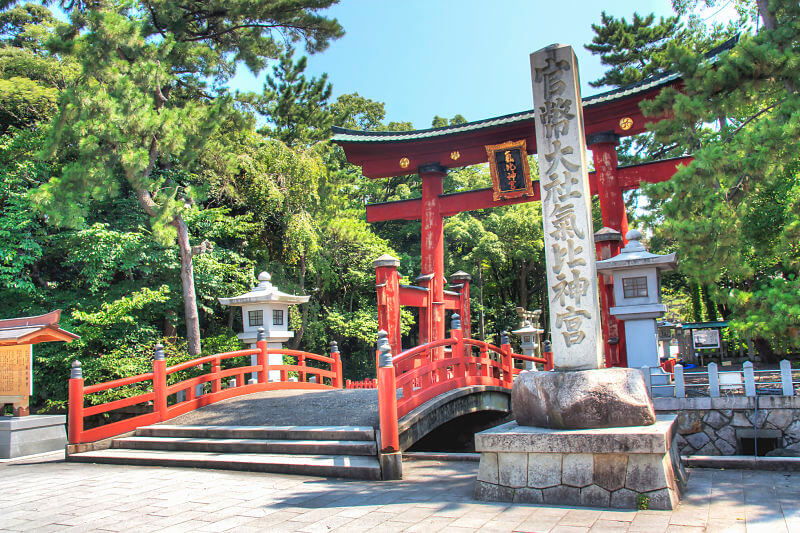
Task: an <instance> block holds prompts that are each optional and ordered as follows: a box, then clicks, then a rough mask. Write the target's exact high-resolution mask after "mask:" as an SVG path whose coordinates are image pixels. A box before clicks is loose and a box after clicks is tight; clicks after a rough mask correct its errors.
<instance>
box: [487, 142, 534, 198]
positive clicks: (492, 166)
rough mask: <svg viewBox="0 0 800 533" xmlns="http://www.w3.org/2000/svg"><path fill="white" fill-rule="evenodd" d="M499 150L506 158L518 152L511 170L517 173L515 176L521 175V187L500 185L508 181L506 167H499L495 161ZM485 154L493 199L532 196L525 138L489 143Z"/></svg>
mask: <svg viewBox="0 0 800 533" xmlns="http://www.w3.org/2000/svg"><path fill="white" fill-rule="evenodd" d="M501 152H502V153H503V154H505V157H506V158H508V157H512V158H513V155H515V154H518V157H517V158H513V159H514V161H513V163H512V164H513V166H514V169H513V170H515V171H517V172H518V173H519V174H517V176H518V177H521V178H522V180H523V182H522V187H515V188H513V189H508V188H503V187H502V185H503V183H502V182H504V181H505V182H506V183H508V178H507V176H508V171H507V170H506V168H501V167H500V166H499V165H498V163H497V155H498V153H501ZM486 155H487V156H489V173H490V174H491V176H492V191H493V198H494V200H495V201H497V200H505V199H507V198H519V197H523V196H527V197H531V198H533V195H534V193H533V182H532V181H531V169H530V165H529V164H528V150H527V148H526V145H525V139H522V140H519V141H508V142H504V143H501V144H490V145H488V146H486ZM506 160H507V159H506ZM520 174H521V175H520Z"/></svg>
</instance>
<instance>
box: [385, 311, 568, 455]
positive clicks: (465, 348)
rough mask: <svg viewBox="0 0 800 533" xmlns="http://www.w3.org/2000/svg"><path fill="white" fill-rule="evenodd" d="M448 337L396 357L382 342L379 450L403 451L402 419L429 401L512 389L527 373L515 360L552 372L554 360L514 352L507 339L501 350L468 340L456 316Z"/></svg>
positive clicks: (387, 345)
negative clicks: (473, 390) (481, 389)
mask: <svg viewBox="0 0 800 533" xmlns="http://www.w3.org/2000/svg"><path fill="white" fill-rule="evenodd" d="M450 331H451V333H450V335H451V336H450V337H449V338H447V339H441V340H437V341H433V342H429V343H426V344H422V345H420V346H417V347H415V348H411V349H408V350H405V351H403V352H401V353H399V354H397V355H396V356H392V355H391V348H390V346H389V343H388V341H385V337H384V338H382V339H379V341H378V342H379V352H380V354H379V358H378V359H379V368H378V403H379V413H380V425H381V447H382V450H383V451H385V452H390V451H399V435H398V429H397V428H398V420H399V419H400V418H402V417H403V416H405V415H406V414H408V413H409V412H411V411H412V410H413V409H415V408H417V407H419V406H420V405H422V404H424V403H425V402H427V401H429V400H431V399H433V398H435V397H436V396H439V395H440V394H443V393H445V392H447V391H450V390H453V389H457V388H460V387H467V386H472V385H489V386H496V387H503V388H507V389H510V388H511V387H512V386H513V383H514V376H515V375H517V374H519V373H520V372H521V371H522V370H523V369H521V368H517V367H516V365H515V364H514V363H515V361H523V362H529V363H534V364H535V363H540V364H543V365H544V369H545V370H551V369H552V367H553V362H552V355H551V354H547V355H548V357H533V356H527V355H523V354H518V353H514V352H512V350H511V345H510V343H509V339H508V335H507V334H505V333H504V334H503V336H502V342H501V346H495V345H493V344H490V343H488V342H483V341H479V340H475V339H465V338H464V337H463V333H462V331H461V321H460V319H459V316H458V315H457V314H454V315H453V317H452V321H451V328H450Z"/></svg>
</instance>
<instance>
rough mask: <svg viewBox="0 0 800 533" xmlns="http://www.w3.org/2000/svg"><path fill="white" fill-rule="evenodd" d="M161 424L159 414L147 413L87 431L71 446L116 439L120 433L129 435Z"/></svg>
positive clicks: (71, 442)
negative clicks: (134, 431) (137, 429)
mask: <svg viewBox="0 0 800 533" xmlns="http://www.w3.org/2000/svg"><path fill="white" fill-rule="evenodd" d="M157 422H160V420H159V418H158V413H146V414H143V415H139V416H135V417H133V418H128V419H125V420H120V421H119V422H112V423H110V424H106V425H104V426H100V427H96V428H92V429H86V430H84V431H83V432H82V433H81V438H80V440H78V441H75V442H73V441H70V444H77V443H86V442H95V441H98V440H103V439H109V438H111V437H115V436H117V435H119V434H120V433H127V432H129V431H133V430H134V429H136V428H139V427H142V426H149V425H150V424H155V423H157Z"/></svg>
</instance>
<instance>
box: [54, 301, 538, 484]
mask: <svg viewBox="0 0 800 533" xmlns="http://www.w3.org/2000/svg"><path fill="white" fill-rule="evenodd" d="M378 342H379V354H380V367H379V369H378V376H377V380H376V382H375V384H376V385H377V389H361V390H348V389H343V379H342V365H341V358H340V355H339V352H338V348H337V347H336V345H335V344H333V345H332V350H331V353H330V355H325V356H323V355H318V354H312V353H308V352H302V351H297V350H282V349H281V350H279V349H271V348H267V343H266V341H265V340H259V341H258V343H257V347H256V348H255V349H249V350H239V351H234V352H227V353H220V354H215V355H209V356H205V357H200V358H197V359H193V360H190V361H186V362H182V363H180V364H177V365H173V366H167V364H166V360H165V357H164V352H163V349H161V347H160V346H159V347H157V348H156V352H155V357H154V360H153V368H152V371H151V372H148V373H146V374H140V375H137V376H131V377H128V378H124V379H118V380H114V381H109V382H105V383H98V384H93V385H88V386H87V385H85V383H84V380H83V376H82V371H81V366H80V363H78V362H77V361H76V362H75V363H73V368H72V374H71V378H70V381H69V421H68V433H69V435H68V436H69V443H70V444H69V446H68V452H69V453H68V458H69V460H72V461H83V462H114V463H125V464H165V465H179V466H194V467H212V468H229V469H240V470H256V471H277V472H295V473H307V474H316V475H331V476H345V477H359V478H368V479H381V478H383V479H391V478H396V477H399V476H400V475H401V471H400V456H399V453H400V452H401V451H402V450H405V449H407V448H409V447H410V446H411V445H413V444H414V443H415V442H417V441H418V440H419V439H421V438H422V437H424V436H425V435H426V434H428V433H430V432H431V431H433V430H435V429H436V428H437V427H440V426H441V425H443V424H445V423H447V422H449V421H451V420H453V419H455V418H458V417H460V416H463V415H466V414H470V413H475V412H479V411H497V412H499V413H509V412H510V389H511V386H512V384H513V378H514V376H515V375H516V374H518V373H519V372H520V371H521V368H520V367H521V366H522V365H523V364H524V362H531V363H540V364H542V365H544V366H545V368H549V367H550V361H551V360H552V359H551V358H549V357H545V358H537V357H528V356H525V355H522V354H517V353H513V352H512V350H511V346H510V345H509V343H508V337H507V335H503V342H502V343H501V346H495V345H492V344H490V343H486V342H482V341H479V340H474V339H465V338H464V337H463V335H462V331H461V323H460V319H459V316H458V315H457V314H454V315H453V317H452V321H451V329H450V336H449V337H448V338H445V339H442V340H438V341H435V342H430V343H427V344H423V345H421V346H417V347H415V348H411V349H409V350H405V351H403V352H401V353H399V354H397V355H394V356H393V355H392V354H391V352H390V348H389V344H388V342H387V341H386V333H385V332H381V333H380V334H379V339H378ZM269 354H281V355H283V356H285V357H284V363H285V364H281V365H270V364H268V357H267V356H268V355H269ZM251 355H255V356H256V364H255V365H253V364H251V363H250V356H251ZM286 356H288V357H286ZM546 356H549V354H546ZM289 358H292V359H293V360H292V359H289ZM271 371H273V372H274V371H278V372H279V374H280V379H279V380H278V381H270V380H269V376H270V372H271ZM251 376H252V377H251ZM248 378H249V379H248ZM357 386H359V387H360V386H363V385H357ZM122 396H124V397H122ZM132 408H136V409H137V411H136V412H133V413H132V412H131V409H132ZM121 413H126V414H121ZM353 422H355V424H354V423H353ZM387 458H388V459H387Z"/></svg>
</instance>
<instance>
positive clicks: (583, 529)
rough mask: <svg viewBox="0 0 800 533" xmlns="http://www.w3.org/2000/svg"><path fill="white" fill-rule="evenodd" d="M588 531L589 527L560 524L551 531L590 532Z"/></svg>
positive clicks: (561, 532)
mask: <svg viewBox="0 0 800 533" xmlns="http://www.w3.org/2000/svg"><path fill="white" fill-rule="evenodd" d="M588 531H589V528H588V527H581V526H562V525H558V526H556V527H554V528H553V529H551V530H550V532H549V533H588Z"/></svg>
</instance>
